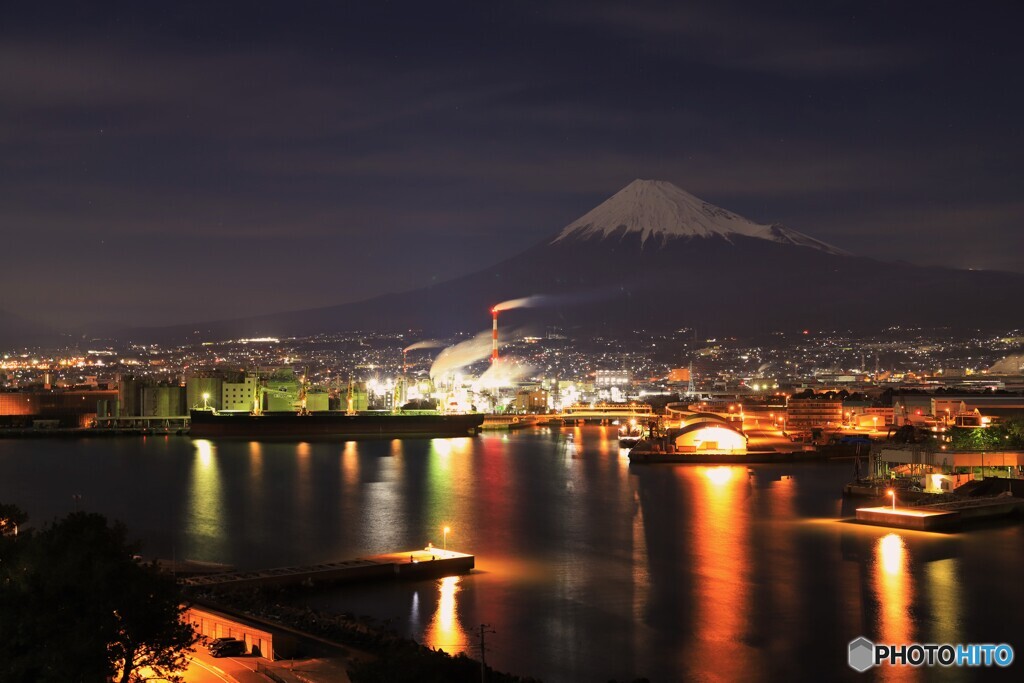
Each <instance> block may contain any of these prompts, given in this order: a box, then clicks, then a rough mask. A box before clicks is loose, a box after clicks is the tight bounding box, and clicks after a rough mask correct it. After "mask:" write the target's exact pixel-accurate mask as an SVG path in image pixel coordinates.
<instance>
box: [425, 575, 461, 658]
mask: <svg viewBox="0 0 1024 683" xmlns="http://www.w3.org/2000/svg"><path fill="white" fill-rule="evenodd" d="M461 581H462V577H461V576H449V577H446V578H444V579H441V580H440V581H438V582H437V583H438V586H439V588H440V596H439V598H438V601H437V611H435V612H434V617H433V618H432V619H431V620H430V625H429V626H427V632H426V633H425V634H424V640H425V641H426V645H427V647H431V648H434V649H435V650H436V649H440V650H444V651H445V652H447V653H449V654H457V653H459V652H464V651H465V650H466V631H465V629H463V628H462V624H460V623H459V618H458V609H457V608H458V599H457V597H456V596H457V595H458V593H459V590H460V588H459V583H460V582H461Z"/></svg>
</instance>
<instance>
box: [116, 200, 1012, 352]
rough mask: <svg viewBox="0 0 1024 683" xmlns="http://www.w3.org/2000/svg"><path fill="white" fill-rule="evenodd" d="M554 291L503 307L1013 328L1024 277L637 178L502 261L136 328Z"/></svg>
mask: <svg viewBox="0 0 1024 683" xmlns="http://www.w3.org/2000/svg"><path fill="white" fill-rule="evenodd" d="M531 295H545V296H544V297H543V300H544V301H546V302H547V303H548V305H546V306H540V307H536V308H531V309H529V310H513V311H508V312H506V313H503V314H502V316H503V317H504V318H506V322H507V323H508V324H511V325H517V324H532V325H536V326H538V327H540V326H545V325H557V326H559V327H562V328H564V329H566V330H570V331H571V330H575V331H577V332H587V333H595V334H617V333H623V332H629V331H631V330H638V329H644V330H648V331H661V330H663V331H671V330H677V329H680V328H683V327H693V328H696V329H698V330H700V332H701V333H706V334H709V335H719V334H760V333H770V332H774V331H777V330H786V329H790V330H791V329H803V328H814V329H841V330H852V331H868V330H879V329H882V328H885V327H888V326H891V325H903V326H925V327H943V326H949V327H953V328H959V329H973V328H1000V327H1007V326H1009V325H1012V324H1015V323H1016V320H1015V319H1012V318H1013V316H1014V312H1015V311H1016V306H1017V304H1018V302H1019V301H1020V300H1021V299H1022V298H1024V275H1020V274H1016V273H1005V272H996V271H964V270H954V269H951V268H937V267H921V266H914V265H910V264H906V263H892V262H883V261H878V260H874V259H869V258H863V257H859V256H855V255H852V254H849V253H848V252H846V251H844V250H842V249H839V248H837V247H834V246H832V245H830V244H826V243H825V242H822V241H820V240H818V239H815V238H813V237H810V236H808V235H805V234H803V233H801V232H797V231H795V230H791V229H788V228H785V227H783V226H781V225H777V224H760V223H756V222H754V221H751V220H748V219H746V218H743V217H742V216H739V215H737V214H735V213H732V212H731V211H727V210H725V209H722V208H719V207H717V206H714V205H712V204H709V203H708V202H705V201H703V200H701V199H699V198H697V197H695V196H693V195H691V194H689V193H687V192H685V191H683V190H681V189H679V188H678V187H676V186H674V185H672V184H671V183H668V182H664V181H657V180H636V181H633V182H632V183H630V184H629V185H627V186H626V187H624V188H623V189H622V190H620V191H619V192H617V193H616V194H615V195H613V196H612V197H610V198H609V199H607V200H606V201H604V202H603V203H601V204H600V205H598V206H597V207H595V208H594V209H593V210H591V211H589V212H588V213H586V214H585V215H583V216H581V217H580V218H579V219H577V220H575V221H573V222H572V223H570V224H568V225H567V226H565V228H564V229H562V230H561V231H559V232H557V233H555V234H553V235H552V236H551V237H550V238H548V239H545V240H544V241H542V242H541V243H539V244H537V245H535V246H534V247H532V248H529V249H527V250H526V251H524V252H521V253H519V254H516V255H514V256H512V257H510V258H508V259H506V260H505V261H502V262H501V263H498V264H497V265H494V266H491V267H488V268H485V269H483V270H479V271H477V272H474V273H470V274H468V275H464V276H461V277H456V278H454V279H452V280H448V281H446V282H441V283H438V284H435V285H431V286H428V287H424V288H422V289H417V290H413V291H409V292H404V293H394V294H386V295H383V296H378V297H375V298H372V299H368V300H364V301H360V302H355V303H349V304H343V305H339V306H332V307H328V308H318V309H312V310H304V311H294V312H289V313H280V314H274V315H265V316H260V317H254V318H246V319H241V320H229V321H222V322H214V323H203V324H192V325H188V326H180V327H177V328H163V329H161V330H152V329H150V330H134V331H132V336H134V337H135V338H139V337H143V336H151V337H152V336H158V337H161V338H168V337H172V336H173V337H174V338H179V339H180V338H185V337H191V338H193V339H194V338H195V336H196V335H195V332H198V334H199V336H201V337H202V338H205V339H210V338H230V337H235V336H260V335H275V336H289V335H306V334H312V333H317V332H340V331H348V330H378V331H401V330H409V329H418V330H422V331H423V332H424V333H432V334H442V335H447V334H451V333H452V332H454V331H457V330H465V331H470V330H479V329H483V328H484V327H486V326H487V323H488V315H489V310H490V308H491V306H493V305H495V304H496V303H498V302H501V301H505V300H507V299H515V298H519V297H525V296H531Z"/></svg>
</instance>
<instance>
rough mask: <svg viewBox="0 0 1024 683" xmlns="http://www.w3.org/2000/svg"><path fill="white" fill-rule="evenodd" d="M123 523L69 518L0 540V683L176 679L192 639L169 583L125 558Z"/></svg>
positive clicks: (129, 554) (129, 555)
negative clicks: (142, 673)
mask: <svg viewBox="0 0 1024 683" xmlns="http://www.w3.org/2000/svg"><path fill="white" fill-rule="evenodd" d="M136 550H137V547H136V545H135V544H132V543H130V542H128V540H127V537H126V532H125V528H124V526H123V525H121V524H114V525H109V524H108V523H107V520H106V518H104V517H103V516H101V515H97V514H90V513H84V512H76V513H73V514H71V515H68V516H67V517H66V518H64V519H62V520H60V521H58V522H55V523H53V524H51V525H49V526H47V527H46V528H44V529H43V530H41V531H38V532H35V533H24V532H23V533H20V534H19V535H18V537H17V538H14V537H12V536H9V535H8V536H6V537H3V538H0V614H2V615H3V619H0V680H2V681H5V683H19V682H21V681H32V682H33V683H36V682H40V683H42V682H47V681H79V680H80V681H106V680H116V681H127V680H129V679H130V678H131V675H132V672H133V671H134V670H136V669H137V668H138V667H139V666H150V667H152V668H153V669H154V670H155V671H156V672H157V674H158V675H163V676H167V677H168V678H169V679H171V680H174V677H173V671H175V670H177V669H180V668H181V665H182V664H183V658H184V655H185V654H186V653H187V652H188V651H190V648H191V645H192V644H193V642H194V640H195V636H194V633H193V630H192V627H191V626H190V625H188V624H185V623H183V622H182V621H181V620H180V616H181V609H182V608H181V596H180V593H179V590H178V587H177V584H175V583H174V581H173V580H172V579H170V578H169V577H165V576H162V575H160V574H158V573H157V571H156V570H155V568H153V567H151V566H148V565H143V564H141V563H139V562H137V561H136V560H135V559H133V556H134V554H135V552H136Z"/></svg>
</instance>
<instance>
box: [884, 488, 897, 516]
mask: <svg viewBox="0 0 1024 683" xmlns="http://www.w3.org/2000/svg"><path fill="white" fill-rule="evenodd" d="M885 494H886V495H887V496H889V497H890V498H892V511H893V512H896V492H895V491H893V490H892V489H889V490H888V491H886V492H885Z"/></svg>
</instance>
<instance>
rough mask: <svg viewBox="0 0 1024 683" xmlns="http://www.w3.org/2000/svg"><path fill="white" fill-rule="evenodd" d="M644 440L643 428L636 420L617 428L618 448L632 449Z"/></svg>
mask: <svg viewBox="0 0 1024 683" xmlns="http://www.w3.org/2000/svg"><path fill="white" fill-rule="evenodd" d="M643 438H644V428H643V427H642V426H640V425H639V424H637V421H636V420H630V421H629V422H627V423H625V424H623V425H622V426H620V427H619V448H632V447H633V446H635V445H637V443H639V441H640V440H641V439H643Z"/></svg>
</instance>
